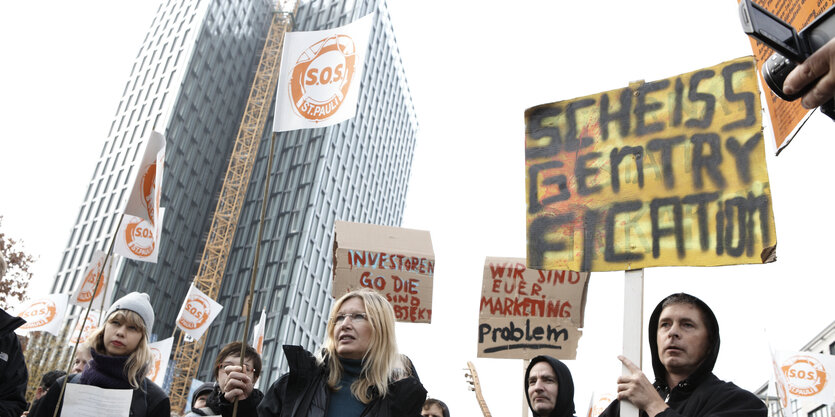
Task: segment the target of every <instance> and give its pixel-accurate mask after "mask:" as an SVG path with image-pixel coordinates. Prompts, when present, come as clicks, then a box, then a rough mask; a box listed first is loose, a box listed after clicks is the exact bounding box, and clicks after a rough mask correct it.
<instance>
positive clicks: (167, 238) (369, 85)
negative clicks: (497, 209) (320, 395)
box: [53, 0, 417, 386]
mask: <svg viewBox="0 0 835 417" xmlns="http://www.w3.org/2000/svg"><path fill="white" fill-rule="evenodd" d="M273 7H274V6H273V4H272V3H271V2H269V1H264V0H251V1H244V0H186V1H183V0H165V1H164V2H163V4H162V5H161V6H160V8H159V10H158V12H157V14H156V17H155V18H154V21H153V23H152V25H151V28H150V30H149V31H148V35H147V37H146V38H145V41H144V43H143V45H142V47H141V49H140V52H139V54H138V56H137V58H136V62H135V64H134V66H133V69H132V71H131V74H130V78H129V79H128V82H127V84H126V86H125V92H124V96H123V98H122V100H121V102H120V103H119V106H118V109H117V111H116V117H115V119H114V121H113V124H112V126H111V129H110V133H109V135H108V138H107V140H106V141H105V143H104V145H103V147H102V150H101V155H100V157H99V160H98V163H97V165H96V167H95V168H94V172H93V177H92V179H91V181H90V185H89V187H88V190H87V194H86V196H85V201H84V203H83V204H82V206H81V209H80V210H79V214H78V219H77V221H76V224H75V226H74V227H73V230H72V233H71V235H70V238H69V242H68V243H67V248H66V249H65V251H64V255H63V260H62V262H61V264H60V267H59V271H58V273H57V276H56V280H55V283H54V286H53V292H68V291H70V290H72V289H74V288H75V287H76V286H77V285H78V281H79V279H80V277H81V274H82V272H83V271H84V268H85V267H86V266H87V262H88V261H89V259H90V255H91V253H92V251H93V250H96V249H101V250H106V245H107V243H108V242H109V239H110V236H111V234H112V233H113V232H114V231H115V229H116V227H117V226H118V225H117V224H116V223H117V222H118V218H119V215H120V214H121V213H119V212H118V211H119V210H120V208H121V207H120V202H121V201H123V199H124V196H125V194H126V193H127V191H126V190H127V189H128V187H130V186H131V185H132V184H129V181H130V180H131V177H132V173H133V170H134V169H135V167H134V166H133V162H132V161H135V160H136V159H137V157H138V155H137V154H138V152H140V150H141V149H142V145H143V143H142V142H143V141H144V140H145V139H146V138H147V136H148V134H149V132H150V131H151V130H157V131H160V132H163V134H164V135H165V137H166V140H167V150H166V161H165V178H164V182H163V189H162V200H161V205H162V207H165V209H166V211H165V218H164V222H163V232H162V242H161V244H160V254H159V259H158V262H157V263H156V264H153V263H146V262H136V261H131V260H121V261H119V262H118V264H117V265H116V269H115V274H114V275H115V277H116V287H115V289H116V291H115V292H114V298H117V297H120V296H122V295H124V294H126V293H128V292H130V291H143V292H147V293H149V294H150V296H151V301H152V304H153V306H154V310H155V312H156V320H155V324H154V329H153V338H155V339H163V338H166V337H169V336H170V335H171V334H172V333H173V331H174V321H175V318H176V315H177V312H178V310H179V308H180V305H181V303H182V300H183V298H184V297H185V294H186V292H187V290H188V287H189V285H190V284H191V282H192V280H193V277H194V275H195V274H196V272H197V268H198V263H199V262H200V257H201V254H202V251H203V246H204V242H205V237H206V235H207V234H208V229H209V226H210V224H211V218H212V215H213V211H214V208H215V204H216V200H217V195H218V193H219V191H220V186H221V183H222V181H223V176H224V174H225V169H226V167H227V165H228V158H229V155H230V152H231V149H232V145H233V142H234V140H235V133H236V132H237V128H238V125H239V124H240V122H241V117H242V114H243V110H244V104H245V102H246V99H247V94H248V93H249V87H250V84H251V82H252V78H253V75H254V73H255V69H256V66H257V64H258V58H259V55H260V49H261V47H262V45H263V40H264V37H265V36H266V32H267V28H268V26H269V22H270V19H271V17H272V12H273ZM369 13H374V15H375V17H374V24H373V27H372V31H371V36H370V41H369V49H368V54H367V58H366V62H365V70H364V73H363V79H362V80H361V83H360V98H359V105H358V109H357V114H356V116H355V117H354V118H353V119H351V120H348V121H345V122H342V123H340V124H337V125H334V126H330V127H326V128H318V129H309V130H299V131H292V132H284V133H280V134H278V136H277V146H276V152H275V159H274V162H273V168H272V170H271V171H272V173H271V182H270V190H269V202H268V206H267V212H266V221H265V228H264V235H263V238H262V241H261V255H260V263H259V267H258V269H259V271H258V277H257V285H256V292H255V298H254V309H253V313H254V318H253V324H252V325H254V321H255V320H257V317H258V313H259V312H260V310H261V309H262V308H264V309H266V311H267V317H268V318H267V326H266V335H265V341H264V359H265V363H264V369H263V371H262V378H263V379H264V380H265V383H264V384H262V386H263V385H266V383H267V382H271V381H272V380H274V379H275V378H277V376H278V373H280V372H281V371H282V370H283V369H286V365H285V363H284V361H283V353H281V345H283V344H300V345H302V346H305V347H306V348H308V349H313V348H315V347H316V346H319V345H320V344H321V343H322V340H323V336H324V331H325V324H326V320H327V317H328V313H329V309H330V306H331V303H332V300H331V298H330V282H331V256H332V246H331V245H332V238H333V222H334V220H336V219H341V220H348V221H358V222H367V223H376V224H385V225H399V224H400V221H401V218H402V215H403V210H404V203H405V197H406V188H407V184H408V179H409V174H410V170H411V161H412V155H413V153H414V146H415V140H416V132H417V118H416V115H415V112H414V108H413V105H412V101H411V96H410V92H409V89H408V86H407V84H406V78H405V73H404V70H403V65H402V63H401V61H400V57H399V51H398V49H397V43H396V41H395V37H394V32H393V28H392V24H391V20H390V17H389V14H388V10H387V8H386V5H385V2H384V1H375V0H311V1H307V2H302V3H301V4H300V6H299V9H298V12H297V14H296V16H295V25H294V29H293V30H297V31H298V30H302V31H309V30H320V29H327V28H332V27H337V26H342V25H345V24H347V23H350V22H352V21H354V20H356V19H358V18H360V17H362V16H364V15H367V14H369ZM270 121H271V118H270ZM269 125H270V123H269V122H268V128H267V132H265V134H264V136H263V138H262V143H261V146H259V150H258V156H257V160H256V162H255V164H254V168H253V170H252V178H251V181H250V183H249V187H248V189H247V194H246V201H245V202H244V204H243V206H242V210H241V214H240V218H239V221H238V227H237V232H236V234H235V237H234V240H233V242H232V247H231V251H230V255H229V259H228V264H227V267H226V273H225V275H224V278H223V283H222V286H221V288H220V294H219V296H218V300H217V301H218V302H219V303H221V304H222V305H223V306H224V309H223V310H222V312H221V313H220V315H219V316H218V317H217V319H216V320H215V322H214V324H213V325H212V327H211V329H210V330H209V333H208V336H207V339H206V345H205V350H204V352H203V357H204V360H203V363H202V365H201V368H200V372H199V374H198V378H200V379H203V380H209V379H211V362H212V359H213V358H214V356H215V355H216V354H217V352H218V350H219V348H220V347H221V346H223V345H224V344H226V343H227V342H230V341H234V340H236V339H239V338H240V337H241V335H242V332H243V327H244V326H243V325H244V317H243V315H242V308H243V303H244V300H245V298H246V294H247V292H248V286H249V279H250V274H251V270H252V262H253V257H254V252H255V247H256V243H257V242H256V236H257V231H258V223H259V217H260V207H261V201H262V198H263V187H264V181H265V171H266V165H267V159H268V152H269V149H270V147H269V140H270V137H271V135H272V134H271V132H269V130H270V129H269ZM250 332H251V330H250ZM205 358H208V359H205Z"/></svg>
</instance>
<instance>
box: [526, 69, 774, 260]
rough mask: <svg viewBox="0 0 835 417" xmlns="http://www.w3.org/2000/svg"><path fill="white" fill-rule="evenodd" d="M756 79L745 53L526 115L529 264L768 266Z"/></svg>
mask: <svg viewBox="0 0 835 417" xmlns="http://www.w3.org/2000/svg"><path fill="white" fill-rule="evenodd" d="M756 77H757V75H756V73H755V65H754V60H753V58H751V57H745V58H739V59H736V60H733V61H728V62H724V63H722V64H719V65H716V66H713V67H710V68H705V69H701V70H698V71H694V72H690V73H687V74H682V75H679V76H676V77H672V78H667V79H663V80H659V81H654V82H649V83H635V84H634V85H630V86H629V87H627V88H624V89H621V90H612V91H607V92H603V93H599V94H594V95H590V96H586V97H580V98H576V99H572V100H566V101H560V102H555V103H550V104H543V105H540V106H536V107H532V108H530V109H527V110H526V111H525V124H526V129H525V166H526V195H527V207H528V211H527V235H528V257H527V265H528V267H530V268H535V269H561V270H562V269H567V270H573V271H616V270H628V269H637V268H644V267H651V266H685V265H689V266H715V265H731V264H750V263H763V262H770V261H772V260H773V259H774V256H775V254H774V251H775V245H776V234H775V229H774V216H773V214H772V210H771V190H770V186H769V181H768V172H767V170H766V165H765V148H764V145H763V134H762V114H761V107H760V98H759V90H758V87H757V78H756Z"/></svg>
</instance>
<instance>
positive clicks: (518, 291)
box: [478, 257, 589, 359]
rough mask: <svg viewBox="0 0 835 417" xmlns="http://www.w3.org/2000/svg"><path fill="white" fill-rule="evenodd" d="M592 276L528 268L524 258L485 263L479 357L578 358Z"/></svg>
mask: <svg viewBox="0 0 835 417" xmlns="http://www.w3.org/2000/svg"><path fill="white" fill-rule="evenodd" d="M588 278H589V274H588V272H575V271H553V270H552V271H544V270H535V269H530V268H527V267H526V266H525V259H522V258H492V257H488V258H487V259H486V260H485V261H484V280H483V281H482V286H481V303H480V305H479V320H478V357H480V358H518V359H532V358H533V357H535V356H537V355H550V356H553V357H555V358H559V359H574V358H575V357H576V356H577V342H578V341H579V340H580V336H582V331H581V330H580V328H581V327H583V316H584V311H585V306H586V293H587V291H588Z"/></svg>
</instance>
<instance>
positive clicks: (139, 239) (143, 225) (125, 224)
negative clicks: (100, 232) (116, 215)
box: [113, 208, 165, 263]
mask: <svg viewBox="0 0 835 417" xmlns="http://www.w3.org/2000/svg"><path fill="white" fill-rule="evenodd" d="M164 216H165V209H164V208H162V209H160V211H159V222H157V225H156V227H154V225H152V224H150V223H149V222H148V221H147V220H143V219H141V218H139V217H136V216H131V215H128V214H125V217H124V218H123V219H122V223H120V224H119V230H118V231H117V232H116V242H115V244H114V248H113V252H114V253H117V254H119V255H122V256H124V257H125V258H128V259H133V260H136V261H144V262H152V263H156V262H157V257H158V256H159V243H160V241H161V239H160V237H161V235H162V233H161V232H162V222H163V217H164Z"/></svg>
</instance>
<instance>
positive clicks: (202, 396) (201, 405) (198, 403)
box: [185, 377, 217, 417]
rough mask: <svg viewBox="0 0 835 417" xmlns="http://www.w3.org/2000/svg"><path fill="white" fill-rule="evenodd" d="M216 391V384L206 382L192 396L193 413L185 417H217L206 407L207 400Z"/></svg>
mask: <svg viewBox="0 0 835 417" xmlns="http://www.w3.org/2000/svg"><path fill="white" fill-rule="evenodd" d="M215 378H217V377H215ZM214 389H215V384H214V383H213V382H204V383H203V384H202V385H200V386H199V387H197V389H196V390H194V393H193V394H192V395H191V412H189V413H188V414H186V415H185V417H196V416H211V415H215V412H214V411H213V410H212V409H211V408H209V407H207V406H206V399H207V398H209V394H211V393H212V391H213V390H214Z"/></svg>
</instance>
